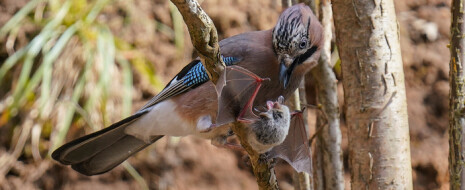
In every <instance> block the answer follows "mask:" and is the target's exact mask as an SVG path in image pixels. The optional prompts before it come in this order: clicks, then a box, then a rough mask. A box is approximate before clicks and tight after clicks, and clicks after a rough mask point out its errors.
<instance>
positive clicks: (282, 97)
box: [278, 96, 284, 104]
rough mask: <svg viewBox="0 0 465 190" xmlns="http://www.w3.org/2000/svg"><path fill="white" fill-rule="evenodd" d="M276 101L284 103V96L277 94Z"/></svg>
mask: <svg viewBox="0 0 465 190" xmlns="http://www.w3.org/2000/svg"><path fill="white" fill-rule="evenodd" d="M278 103H280V104H284V96H279V97H278Z"/></svg>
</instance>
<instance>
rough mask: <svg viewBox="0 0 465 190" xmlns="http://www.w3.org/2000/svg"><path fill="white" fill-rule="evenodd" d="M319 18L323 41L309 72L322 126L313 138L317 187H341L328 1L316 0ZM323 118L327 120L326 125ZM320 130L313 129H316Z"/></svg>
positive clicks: (338, 130) (341, 168)
mask: <svg viewBox="0 0 465 190" xmlns="http://www.w3.org/2000/svg"><path fill="white" fill-rule="evenodd" d="M319 12H320V20H321V23H322V25H323V30H324V32H323V34H324V38H325V41H324V43H323V47H322V48H321V56H320V59H319V63H318V65H317V66H316V67H315V68H314V69H312V71H311V75H312V76H313V78H314V79H315V80H316V88H317V99H318V103H319V104H321V106H322V111H323V113H324V115H323V114H321V113H319V114H318V118H317V119H318V125H317V126H318V127H322V128H321V131H320V132H319V133H318V138H317V141H316V149H315V151H316V156H317V159H316V160H317V163H318V164H317V165H316V166H315V170H317V171H318V172H317V173H316V175H317V176H316V180H315V183H316V185H315V187H317V189H337V190H341V189H344V167H343V163H342V149H341V141H342V135H341V130H340V128H339V105H338V99H337V79H336V76H335V74H334V72H333V70H332V68H331V66H330V65H331V38H332V10H331V4H330V2H329V0H322V1H321V2H320V11H319ZM324 120H326V121H327V124H326V125H323V124H324ZM318 130H320V129H317V131H318Z"/></svg>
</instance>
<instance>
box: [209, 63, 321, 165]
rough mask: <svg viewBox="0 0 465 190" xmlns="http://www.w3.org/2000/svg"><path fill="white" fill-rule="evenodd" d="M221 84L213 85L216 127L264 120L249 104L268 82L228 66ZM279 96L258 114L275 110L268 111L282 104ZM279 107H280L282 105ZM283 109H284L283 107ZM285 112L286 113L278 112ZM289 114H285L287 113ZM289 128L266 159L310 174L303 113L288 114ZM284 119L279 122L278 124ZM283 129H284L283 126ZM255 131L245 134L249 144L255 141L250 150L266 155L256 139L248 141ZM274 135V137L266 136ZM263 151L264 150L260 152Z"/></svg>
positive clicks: (308, 149) (281, 98)
mask: <svg viewBox="0 0 465 190" xmlns="http://www.w3.org/2000/svg"><path fill="white" fill-rule="evenodd" d="M219 80H222V81H225V82H219V83H218V84H217V90H218V115H217V120H216V124H217V125H222V124H227V123H231V122H234V121H241V122H244V123H247V124H249V126H252V125H254V124H257V122H260V121H263V120H264V118H266V117H260V114H259V115H258V116H257V115H256V114H255V113H254V112H253V110H252V107H253V105H252V104H253V102H254V99H255V96H256V95H257V93H258V92H259V89H260V87H261V85H262V82H264V81H267V80H269V79H266V78H260V77H259V76H257V75H255V74H254V73H252V72H250V71H248V70H246V69H244V68H242V67H239V66H228V67H227V68H226V69H225V71H224V72H223V74H222V75H221V76H220V79H219ZM283 99H284V98H283V97H282V96H281V97H279V98H278V101H277V102H274V103H273V102H271V101H268V102H267V108H268V110H267V111H265V112H262V113H267V112H272V111H273V110H274V111H276V110H277V109H272V108H273V107H274V105H275V104H276V105H279V104H282V103H283ZM281 107H284V105H282V106H281ZM286 109H287V107H286ZM280 112H286V111H280ZM287 112H289V111H287ZM291 115H292V117H291V119H290V126H289V127H288V129H289V130H288V132H287V134H286V135H287V136H286V135H285V137H286V138H285V139H284V141H283V142H282V143H281V144H279V145H277V146H274V147H273V148H272V149H271V150H270V151H269V156H268V157H269V158H281V159H283V160H285V161H286V162H287V163H289V164H290V165H291V166H292V167H293V168H294V169H295V170H296V171H298V172H307V173H311V167H312V166H311V163H312V162H311V154H310V145H309V140H308V139H309V136H308V131H307V129H306V127H305V123H304V120H303V111H297V112H294V113H292V114H291ZM284 120H285V119H281V120H280V121H281V122H282V123H285V122H283V121H284ZM264 127H273V126H272V125H266V124H264ZM284 127H285V126H284ZM250 134H256V132H251V133H249V137H248V140H249V143H250V142H255V145H256V146H255V148H254V145H252V144H251V145H252V148H254V149H255V150H257V152H259V153H263V152H266V151H267V150H269V149H268V148H264V147H266V146H261V145H262V144H263V143H260V142H257V140H256V138H251V137H253V135H250ZM270 135H271V136H276V135H277V134H270ZM264 150H266V151H264Z"/></svg>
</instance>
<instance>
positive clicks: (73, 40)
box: [0, 0, 183, 175]
mask: <svg viewBox="0 0 465 190" xmlns="http://www.w3.org/2000/svg"><path fill="white" fill-rule="evenodd" d="M112 2H113V1H110V0H32V1H30V2H28V3H27V5H25V6H24V7H22V9H21V10H20V11H18V12H17V13H16V14H15V15H14V16H13V17H12V18H11V19H10V20H9V21H8V22H7V23H6V24H5V25H3V27H2V28H1V29H0V40H1V41H6V45H7V46H11V47H7V49H14V48H13V47H14V41H15V38H16V37H17V34H18V31H19V30H21V28H22V27H24V26H25V25H27V24H29V25H33V26H34V27H36V28H38V29H39V31H38V33H37V34H34V36H32V38H31V39H29V43H28V44H27V45H25V46H24V47H21V48H19V49H18V50H17V51H13V52H12V53H11V54H10V55H9V56H8V58H7V59H6V60H5V61H4V62H3V63H2V64H1V65H0V88H1V89H2V91H1V92H0V114H1V115H0V127H4V126H7V127H9V128H10V129H11V130H10V131H11V136H10V139H11V146H10V147H11V150H10V153H11V154H12V155H13V156H14V157H16V158H19V156H20V155H21V154H30V155H26V157H28V156H31V157H34V159H35V160H40V159H41V155H50V153H51V152H52V151H53V150H54V149H56V148H57V147H58V146H59V145H61V144H63V141H64V139H65V137H66V136H67V134H68V132H69V130H70V128H72V126H77V127H82V126H90V127H92V130H97V129H99V127H94V126H102V125H105V126H106V125H108V124H110V118H111V117H110V115H112V117H114V116H113V115H115V114H116V115H117V117H119V118H121V117H125V116H128V115H130V114H131V108H132V94H133V73H137V74H138V75H140V76H141V78H142V80H146V81H149V84H150V85H151V86H152V87H153V88H154V89H156V90H158V91H159V90H161V89H162V88H163V84H162V82H160V79H159V77H158V76H157V75H156V72H155V68H154V67H153V65H152V63H150V62H149V61H147V59H146V58H145V57H144V55H143V54H142V53H140V52H138V51H137V50H136V49H135V48H134V47H132V45H131V44H129V43H127V42H125V41H124V40H122V39H119V38H118V37H115V36H114V35H113V34H112V32H111V30H110V29H109V27H108V26H107V25H106V24H105V23H101V22H99V19H98V16H99V15H100V14H101V12H102V10H103V9H104V7H105V6H106V5H108V4H110V3H112ZM173 15H174V14H173ZM154 22H156V21H154ZM163 26H165V25H163ZM165 27H166V26H165ZM178 27H179V26H178ZM175 29H176V28H175ZM181 29H182V28H181ZM176 30H179V29H176ZM176 35H180V34H176ZM178 40H183V39H178ZM11 41H12V42H13V43H12V44H13V45H11V44H10V45H9V43H8V42H11ZM181 43H182V41H181V42H176V44H177V46H180V45H179V44H181ZM180 48H182V47H180ZM127 51H131V55H132V56H131V57H130V58H127V57H125V56H124V55H125V53H124V52H127ZM16 71H19V72H16ZM115 92H116V93H115ZM118 102H120V103H118ZM115 108H116V109H115ZM116 112H119V113H116ZM34 131H36V132H34ZM37 131H38V132H37ZM29 137H30V138H31V139H32V140H31V146H26V145H25V144H26V142H29V141H27V140H26V139H28V138H29ZM25 147H30V150H26V151H24V149H25ZM0 160H1V159H0ZM0 165H1V163H0ZM2 167H6V170H1V171H6V172H8V167H10V166H8V165H3V166H2ZM126 168H130V167H129V166H126ZM3 169H4V168H3ZM131 174H134V171H131ZM0 175H3V174H0ZM134 175H136V174H134Z"/></svg>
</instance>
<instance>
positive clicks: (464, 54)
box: [449, 0, 465, 190]
mask: <svg viewBox="0 0 465 190" xmlns="http://www.w3.org/2000/svg"><path fill="white" fill-rule="evenodd" d="M463 3H464V1H463V0H453V1H452V7H451V12H452V24H451V27H450V32H451V35H450V36H451V40H450V55H451V61H450V71H449V72H450V73H449V83H450V100H449V101H450V102H449V107H450V108H449V119H450V122H449V125H450V127H449V147H450V148H449V168H450V171H449V172H450V189H453V190H455V189H465V185H464V184H465V167H464V164H463V163H464V152H465V149H464V148H465V146H464V145H465V139H464V138H463V136H464V133H465V131H464V130H465V105H464V104H465V96H464V95H465V75H464V70H463V69H464V68H465V63H464V59H465V51H464V48H465V41H464V39H463V35H464V31H465V28H464V27H465V25H464V24H463V19H464V14H465V13H464V7H463V6H464V5H463Z"/></svg>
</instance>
